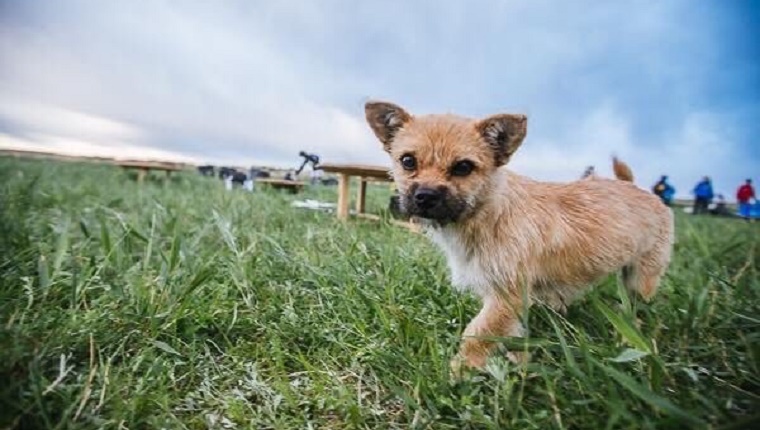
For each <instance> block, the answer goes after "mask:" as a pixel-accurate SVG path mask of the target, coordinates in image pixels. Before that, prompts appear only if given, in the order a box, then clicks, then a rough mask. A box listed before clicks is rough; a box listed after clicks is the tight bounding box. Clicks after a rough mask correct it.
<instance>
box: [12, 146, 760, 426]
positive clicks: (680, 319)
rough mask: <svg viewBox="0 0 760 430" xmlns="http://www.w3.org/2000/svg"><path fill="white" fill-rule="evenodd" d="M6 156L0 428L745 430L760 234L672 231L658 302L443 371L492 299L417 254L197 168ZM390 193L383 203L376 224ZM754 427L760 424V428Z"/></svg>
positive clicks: (535, 333)
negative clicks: (521, 356) (487, 361)
mask: <svg viewBox="0 0 760 430" xmlns="http://www.w3.org/2000/svg"><path fill="white" fill-rule="evenodd" d="M149 179H151V180H149V181H147V182H146V183H144V184H142V185H138V184H137V183H136V182H135V181H133V180H130V179H129V177H128V174H126V173H124V172H122V171H121V170H118V169H116V168H113V167H109V166H103V165H91V164H74V163H54V162H45V161H20V160H15V159H8V158H6V159H3V158H0V363H2V364H1V365H0V390H1V391H0V428H30V429H31V428H34V429H52V428H83V429H84V428H88V429H89V428H113V429H117V428H129V429H158V428H167V429H175V428H176V429H182V428H191V429H201V428H251V429H268V428H277V429H293V428H314V429H316V428H327V429H331V428H367V429H377V428H435V429H460V428H514V429H550V428H559V429H655V428H657V429H663V428H674V429H675V428H678V429H680V428H736V429H739V428H751V427H752V426H753V425H752V420H753V419H755V420H757V418H758V413H760V410H759V409H758V405H760V402H759V401H758V400H759V399H760V369H759V367H760V361H759V360H760V342H759V341H760V279H759V277H758V272H759V269H760V256H759V255H758V251H760V250H759V249H758V244H760V236H759V234H760V225H758V223H755V224H747V223H744V222H743V221H739V220H724V219H712V218H690V217H687V216H680V215H679V216H678V218H677V229H678V243H677V245H676V250H675V256H674V260H673V263H672V265H671V268H670V270H669V272H668V274H667V276H666V278H665V279H664V283H663V285H662V287H661V290H660V294H658V296H657V297H656V298H655V300H654V301H653V302H652V303H651V304H645V303H642V302H638V301H636V300H633V301H631V300H629V299H628V297H627V295H626V294H624V293H621V290H620V289H619V287H618V283H617V281H616V279H615V278H614V277H610V279H608V280H607V281H605V282H604V283H603V285H601V286H600V288H598V289H596V290H595V291H594V292H593V293H591V294H589V295H588V296H587V297H585V298H584V299H583V300H581V301H579V302H578V303H576V304H575V305H573V306H572V307H571V308H570V310H569V312H568V314H567V315H564V316H562V315H558V314H555V313H553V312H551V311H549V310H547V309H544V308H540V307H535V308H534V309H532V311H531V313H530V316H529V319H528V321H527V326H528V328H529V330H530V337H529V338H526V339H525V340H512V341H509V342H507V343H508V344H509V346H510V347H513V348H527V349H528V350H529V351H530V352H531V355H532V360H531V362H530V363H529V364H528V365H527V366H525V367H515V366H513V365H511V364H509V363H506V362H504V361H503V360H499V359H495V360H494V362H493V363H492V365H490V366H489V369H488V371H487V372H484V373H479V374H472V375H470V377H469V378H467V379H465V380H463V381H460V382H455V381H453V380H452V379H451V378H450V377H449V367H448V361H449V358H450V357H451V355H452V354H453V353H454V352H455V351H456V348H457V344H458V341H459V339H458V336H459V334H460V333H461V331H462V329H463V326H464V325H465V324H466V323H467V322H468V321H469V319H470V318H471V317H472V316H473V315H474V314H475V313H476V312H477V310H478V303H477V301H476V300H475V299H474V298H473V297H471V296H469V295H463V294H459V293H456V292H454V291H453V290H452V289H451V288H450V287H449V285H448V274H447V271H446V266H445V261H444V260H443V258H442V256H441V255H440V254H439V253H438V252H437V251H436V249H435V248H433V246H432V245H431V244H430V243H428V242H427V241H426V240H425V239H424V238H423V237H422V236H420V235H416V234H413V233H410V232H408V231H406V230H404V229H401V228H398V227H394V226H391V225H389V224H387V223H382V222H370V221H358V220H353V221H350V222H348V223H340V222H339V221H337V220H336V219H335V218H334V217H333V216H332V215H329V214H323V213H318V212H315V211H309V210H302V209H293V208H291V207H290V202H291V201H292V200H293V199H295V198H304V197H311V198H319V199H323V200H334V199H335V188H323V187H317V188H315V189H310V190H308V191H307V192H306V194H304V195H300V196H292V195H289V194H283V193H279V192H274V191H262V190H257V192H255V193H246V192H244V191H236V192H226V191H224V190H223V187H222V184H221V182H220V181H218V180H215V179H209V178H203V177H201V176H199V175H196V174H194V173H192V172H188V173H186V174H182V175H179V176H176V177H174V178H173V179H172V180H170V181H168V182H167V181H165V180H164V179H163V178H161V177H159V176H156V177H155V178H149ZM389 193H390V190H389V189H388V187H387V186H384V187H383V186H377V187H374V188H371V190H370V200H371V201H370V202H369V206H370V210H372V211H375V212H378V211H382V210H383V208H384V206H385V205H386V204H387V198H388V196H389ZM755 428H760V427H755Z"/></svg>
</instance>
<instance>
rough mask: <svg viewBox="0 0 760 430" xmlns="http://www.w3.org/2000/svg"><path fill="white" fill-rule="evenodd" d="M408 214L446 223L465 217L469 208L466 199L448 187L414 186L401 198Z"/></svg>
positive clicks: (403, 208) (442, 223)
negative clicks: (452, 192)
mask: <svg viewBox="0 0 760 430" xmlns="http://www.w3.org/2000/svg"><path fill="white" fill-rule="evenodd" d="M400 200H401V201H400V203H401V204H400V205H399V206H400V209H401V211H402V212H404V213H405V214H406V215H408V216H411V217H416V218H422V219H426V220H431V221H435V222H437V223H438V224H439V225H446V224H451V223H454V222H457V221H459V220H461V219H462V218H463V216H464V215H465V214H466V212H467V209H468V207H469V206H468V204H467V202H466V200H464V199H462V198H458V197H456V196H453V195H452V194H451V193H450V192H449V191H448V190H447V189H446V188H443V187H441V188H435V189H432V188H424V187H418V186H412V187H411V188H410V189H409V190H408V191H407V192H406V193H405V194H403V195H402V198H401V199H400Z"/></svg>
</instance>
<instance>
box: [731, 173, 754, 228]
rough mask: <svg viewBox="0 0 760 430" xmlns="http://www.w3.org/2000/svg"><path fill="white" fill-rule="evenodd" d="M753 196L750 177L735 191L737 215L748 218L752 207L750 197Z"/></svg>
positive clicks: (752, 197)
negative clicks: (737, 203) (737, 207)
mask: <svg viewBox="0 0 760 430" xmlns="http://www.w3.org/2000/svg"><path fill="white" fill-rule="evenodd" d="M754 198H755V189H754V188H752V179H747V181H746V182H745V183H744V185H742V186H741V187H739V189H738V190H737V191H736V200H737V201H738V202H739V215H741V216H742V217H743V218H744V219H747V220H748V219H749V216H750V210H751V209H752V199H754Z"/></svg>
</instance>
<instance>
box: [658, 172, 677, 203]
mask: <svg viewBox="0 0 760 430" xmlns="http://www.w3.org/2000/svg"><path fill="white" fill-rule="evenodd" d="M652 192H653V193H654V194H655V195H656V196H657V197H659V198H660V199H661V200H662V202H663V203H665V204H666V205H668V206H670V204H671V203H672V202H673V195H674V194H675V193H676V189H675V188H673V186H672V185H670V184H669V183H668V177H667V176H665V175H662V177H660V180H659V181H657V183H656V184H654V186H653V187H652Z"/></svg>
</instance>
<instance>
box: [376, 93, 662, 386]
mask: <svg viewBox="0 0 760 430" xmlns="http://www.w3.org/2000/svg"><path fill="white" fill-rule="evenodd" d="M365 113H366V117H367V121H368V123H369V125H370V127H371V128H372V130H373V131H374V133H375V135H376V136H377V137H378V139H379V140H380V141H381V142H382V144H383V146H384V148H385V150H386V152H388V154H389V155H390V156H391V158H392V160H393V170H392V173H393V176H394V180H395V182H396V185H397V187H398V190H399V192H400V196H401V207H402V210H404V211H406V212H407V213H409V215H411V216H412V217H413V218H415V219H416V220H418V221H419V222H420V223H421V224H422V225H424V226H425V231H426V233H427V234H428V236H429V237H430V238H431V239H432V241H433V242H435V243H436V244H437V245H438V246H439V247H440V249H441V250H442V251H443V253H444V254H445V256H446V258H447V261H448V266H449V269H450V271H451V281H452V283H453V284H454V286H455V287H457V288H459V289H462V290H470V291H472V292H474V293H476V294H477V295H478V296H479V297H480V298H481V299H482V302H483V307H482V309H481V311H480V313H478V315H477V316H475V318H474V319H473V320H472V321H471V322H470V323H469V325H468V326H467V328H466V329H465V331H464V334H463V340H462V343H461V345H460V350H459V354H458V355H457V356H456V357H455V358H454V359H453V360H452V369H453V370H454V371H458V370H459V369H460V367H461V366H462V365H464V366H467V367H473V368H482V367H483V366H484V365H485V363H486V359H487V358H488V356H489V355H490V353H491V351H492V350H493V348H494V347H495V343H493V341H492V340H489V339H487V337H494V336H496V337H505V336H520V335H522V334H523V328H522V326H521V324H520V314H521V312H523V310H524V309H527V308H528V307H529V306H531V305H532V304H533V303H534V302H540V303H544V304H546V305H548V306H551V307H553V308H555V309H558V310H564V308H565V306H567V304H569V303H570V302H571V300H572V299H573V298H574V297H577V296H578V295H579V294H580V293H582V292H583V291H584V290H585V289H587V288H588V287H590V286H592V285H594V284H595V283H597V282H598V281H600V280H602V279H603V278H604V277H606V276H608V275H610V274H613V273H616V272H621V274H622V279H623V282H624V284H625V286H626V287H627V288H628V289H629V290H631V291H634V292H636V293H638V294H639V295H640V296H641V297H643V298H644V299H646V300H649V299H650V298H651V297H652V296H653V295H654V294H655V293H656V291H657V287H658V284H659V282H660V278H661V277H662V275H663V273H664V272H665V270H666V268H667V266H668V264H669V260H670V254H671V248H672V241H673V218H672V213H671V211H670V209H669V208H667V207H666V206H665V205H664V204H662V202H661V201H660V199H659V198H657V197H656V196H654V195H652V194H650V193H648V192H646V191H644V190H642V189H640V188H638V187H636V186H635V185H633V184H632V183H631V182H630V181H631V180H632V178H633V175H632V173H631V170H630V168H629V167H628V166H627V165H625V163H623V162H622V161H620V160H618V159H617V158H615V159H614V163H613V164H614V171H615V173H616V176H617V177H618V179H606V178H600V177H591V178H587V179H583V180H578V181H574V182H570V183H553V182H539V181H535V180H532V179H530V178H527V177H525V176H521V175H518V174H516V173H513V172H511V171H509V170H507V169H506V168H504V166H505V165H506V164H507V163H508V161H509V159H510V158H511V156H512V155H513V153H514V152H515V151H516V150H517V148H518V147H519V146H520V145H521V144H522V141H523V139H524V138H525V135H526V133H527V118H526V117H525V116H524V115H511V114H501V115H494V116H491V117H488V118H485V119H481V120H476V119H469V118H464V117H460V116H455V115H449V114H447V115H425V116H419V117H416V116H413V115H411V114H409V113H408V112H406V111H405V110H404V109H402V108H401V107H399V106H397V105H394V104H392V103H385V102H368V103H367V104H366V106H365ZM410 160H412V161H413V162H412V161H410ZM463 160H464V161H465V162H466V163H469V165H468V166H462V164H461V162H462V161H463ZM412 165H413V166H412ZM410 167H412V168H410ZM470 167H471V169H470ZM463 173H466V174H463ZM509 357H510V359H512V360H513V361H519V360H521V359H522V358H521V357H520V355H519V354H515V353H510V354H509Z"/></svg>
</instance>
